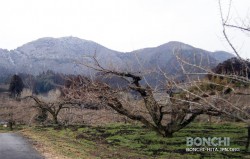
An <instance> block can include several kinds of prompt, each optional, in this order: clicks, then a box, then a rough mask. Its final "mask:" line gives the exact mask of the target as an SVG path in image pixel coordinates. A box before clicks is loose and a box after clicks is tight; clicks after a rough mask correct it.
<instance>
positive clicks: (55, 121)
mask: <svg viewBox="0 0 250 159" xmlns="http://www.w3.org/2000/svg"><path fill="white" fill-rule="evenodd" d="M52 116H53V123H54V124H56V125H58V124H59V122H58V119H57V115H56V114H52Z"/></svg>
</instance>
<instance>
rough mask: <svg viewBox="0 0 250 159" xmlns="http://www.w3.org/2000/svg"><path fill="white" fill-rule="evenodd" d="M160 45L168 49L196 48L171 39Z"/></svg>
mask: <svg viewBox="0 0 250 159" xmlns="http://www.w3.org/2000/svg"><path fill="white" fill-rule="evenodd" d="M159 47H165V48H168V49H183V50H190V49H195V48H194V47H193V46H191V45H188V44H185V43H183V42H179V41H170V42H168V43H165V44H163V45H160V46H159Z"/></svg>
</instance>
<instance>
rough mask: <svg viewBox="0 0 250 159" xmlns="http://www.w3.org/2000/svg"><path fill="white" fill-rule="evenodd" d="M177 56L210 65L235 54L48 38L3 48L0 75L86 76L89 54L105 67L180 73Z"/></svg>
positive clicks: (184, 47) (176, 45) (175, 44)
mask: <svg viewBox="0 0 250 159" xmlns="http://www.w3.org/2000/svg"><path fill="white" fill-rule="evenodd" d="M177 55H178V57H181V59H185V61H188V62H190V63H192V64H197V65H202V66H203V67H208V68H212V67H215V66H216V65H217V64H219V63H221V62H223V61H225V60H227V59H229V58H231V57H233V55H232V54H230V53H228V52H224V51H217V52H209V51H206V50H203V49H199V48H195V47H193V46H190V45H188V44H184V43H181V42H177V41H172V42H168V43H165V44H163V45H160V46H157V47H151V48H144V49H139V50H135V51H131V52H119V51H115V50H111V49H109V48H106V47H104V46H102V45H100V44H98V43H96V42H93V41H89V40H83V39H80V38H77V37H62V38H51V37H46V38H41V39H38V40H35V41H32V42H29V43H26V44H24V45H23V46H20V47H18V48H16V49H14V50H6V49H0V76H5V75H7V74H13V73H29V74H34V75H37V74H39V73H41V72H43V71H46V70H52V71H55V72H59V73H64V74H84V75H86V74H89V73H91V70H90V69H88V68H87V67H84V66H83V65H82V64H86V62H90V63H91V61H90V60H91V59H90V58H88V57H90V56H95V57H96V58H97V60H98V61H99V62H100V64H101V65H102V66H103V67H106V68H111V69H116V70H123V71H125V70H126V71H131V72H145V71H147V72H150V73H149V74H151V75H152V72H154V71H155V70H157V69H158V70H163V71H164V72H166V73H168V74H177V72H179V71H180V69H181V67H180V61H178V59H177ZM187 67H189V66H187ZM190 69H191V68H189V70H190ZM196 71H197V70H196Z"/></svg>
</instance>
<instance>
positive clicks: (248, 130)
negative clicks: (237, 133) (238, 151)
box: [246, 125, 250, 152]
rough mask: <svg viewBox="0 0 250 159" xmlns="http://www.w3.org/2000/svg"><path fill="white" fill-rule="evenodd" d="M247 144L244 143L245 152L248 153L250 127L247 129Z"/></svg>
mask: <svg viewBox="0 0 250 159" xmlns="http://www.w3.org/2000/svg"><path fill="white" fill-rule="evenodd" d="M247 132H248V133H247V143H246V152H248V151H249V145H250V125H248V127H247Z"/></svg>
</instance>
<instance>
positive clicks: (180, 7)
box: [0, 0, 250, 58]
mask: <svg viewBox="0 0 250 159" xmlns="http://www.w3.org/2000/svg"><path fill="white" fill-rule="evenodd" d="M222 2H223V11H224V13H225V15H226V13H227V8H228V4H229V3H228V2H229V1H228V0H222ZM248 15H249V16H248ZM229 17H230V19H229V20H230V22H232V23H235V22H236V23H238V24H241V22H242V20H243V19H246V18H247V17H248V19H247V20H248V21H246V22H248V24H250V0H233V3H232V7H231V14H230V16H229ZM0 20H1V23H0V48H3V49H15V48H16V47H18V46H21V45H23V44H25V43H27V42H30V41H33V40H36V39H38V38H42V37H63V36H75V37H79V38H82V39H86V40H92V41H95V42H97V43H99V44H101V45H104V46H106V47H108V48H110V49H113V50H117V51H124V52H127V51H132V50H136V49H140V48H145V47H154V46H158V45H161V44H164V43H167V42H169V41H181V42H184V43H187V44H190V45H192V46H194V47H198V48H202V49H205V50H209V51H215V50H224V51H229V52H232V51H231V49H230V47H228V45H227V43H226V42H225V40H224V38H223V34H222V27H221V20H220V13H219V5H218V0H2V1H0ZM230 30H233V31H230V32H228V35H229V37H230V39H231V40H232V42H233V43H234V44H235V46H236V48H237V49H239V52H240V53H241V56H243V57H249V58H250V52H249V53H247V50H248V51H250V40H249V39H250V36H249V35H250V34H248V35H247V34H244V33H242V32H241V31H235V30H234V29H230Z"/></svg>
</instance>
